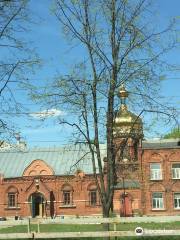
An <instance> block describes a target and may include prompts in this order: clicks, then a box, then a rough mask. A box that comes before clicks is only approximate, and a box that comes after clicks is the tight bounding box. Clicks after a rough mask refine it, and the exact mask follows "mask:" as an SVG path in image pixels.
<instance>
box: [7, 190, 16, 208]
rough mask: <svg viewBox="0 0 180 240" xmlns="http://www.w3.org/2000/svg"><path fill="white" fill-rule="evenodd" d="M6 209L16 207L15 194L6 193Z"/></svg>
mask: <svg viewBox="0 0 180 240" xmlns="http://www.w3.org/2000/svg"><path fill="white" fill-rule="evenodd" d="M8 207H16V194H15V193H8Z"/></svg>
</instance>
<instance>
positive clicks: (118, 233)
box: [0, 218, 180, 239]
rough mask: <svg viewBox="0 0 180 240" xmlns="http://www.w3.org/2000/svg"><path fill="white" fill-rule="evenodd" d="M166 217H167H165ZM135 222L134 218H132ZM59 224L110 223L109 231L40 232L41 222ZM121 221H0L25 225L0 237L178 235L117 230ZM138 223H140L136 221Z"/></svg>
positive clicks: (176, 232)
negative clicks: (35, 227)
mask: <svg viewBox="0 0 180 240" xmlns="http://www.w3.org/2000/svg"><path fill="white" fill-rule="evenodd" d="M166 219H167V218H166ZM134 222H135V218H134ZM55 223H56V224H59V225H64V224H66V225H82V224H87V225H89V224H99V225H101V224H105V223H106V224H107V223H108V224H110V225H111V226H112V229H113V230H111V231H102V230H100V231H87V232H85V231H81V232H70V231H68V232H42V231H41V224H55ZM120 223H122V219H121V218H91V219H88V218H83V219H82V218H79V219H60V218H59V219H52V220H50V219H49V220H44V219H35V220H34V219H26V220H18V221H4V222H0V228H4V227H12V226H17V225H26V226H27V233H6V234H4V233H2V234H0V239H15V238H16V239H17V238H18V239H51V238H77V239H79V238H87V237H91V238H93V237H100V238H102V237H122V236H137V235H138V236H166V235H168V236H173V235H179V236H180V230H149V229H142V228H136V229H135V230H134V231H117V224H120ZM32 224H33V225H34V224H35V225H36V226H37V230H36V232H34V231H32V230H31V226H32ZM137 225H140V223H137Z"/></svg>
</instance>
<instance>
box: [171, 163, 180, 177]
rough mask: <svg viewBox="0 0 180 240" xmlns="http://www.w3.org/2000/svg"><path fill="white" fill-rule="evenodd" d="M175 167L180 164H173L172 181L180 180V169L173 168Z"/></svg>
mask: <svg viewBox="0 0 180 240" xmlns="http://www.w3.org/2000/svg"><path fill="white" fill-rule="evenodd" d="M173 165H180V163H173V164H172V179H180V167H173Z"/></svg>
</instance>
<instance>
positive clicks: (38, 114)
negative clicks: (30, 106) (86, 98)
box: [29, 108, 65, 119]
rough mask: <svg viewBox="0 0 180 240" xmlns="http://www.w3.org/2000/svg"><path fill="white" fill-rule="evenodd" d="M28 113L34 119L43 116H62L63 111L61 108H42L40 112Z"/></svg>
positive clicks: (42, 117)
mask: <svg viewBox="0 0 180 240" xmlns="http://www.w3.org/2000/svg"><path fill="white" fill-rule="evenodd" d="M29 115H30V116H31V117H33V118H36V119H44V118H50V117H58V116H63V115H65V113H64V112H63V111H61V110H58V109H55V108H52V109H48V110H43V111H41V112H34V113H30V114H29Z"/></svg>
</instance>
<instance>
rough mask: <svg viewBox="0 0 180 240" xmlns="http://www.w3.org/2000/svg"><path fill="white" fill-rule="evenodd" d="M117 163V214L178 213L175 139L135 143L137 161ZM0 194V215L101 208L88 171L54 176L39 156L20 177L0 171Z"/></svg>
mask: <svg viewBox="0 0 180 240" xmlns="http://www.w3.org/2000/svg"><path fill="white" fill-rule="evenodd" d="M176 142H177V141H176ZM123 164H124V163H122V164H121V163H119V166H120V167H119V168H118V167H117V171H119V172H120V174H119V180H118V182H117V186H115V193H114V200H113V209H114V212H115V213H116V214H117V215H121V216H133V215H143V214H144V215H179V214H180V148H179V146H178V142H177V146H174V147H171V148H170V147H168V148H163V147H162V146H161V148H158V147H154V146H153V147H147V146H146V147H143V146H140V148H139V154H138V161H137V162H133V163H132V162H131V163H126V165H127V168H125V169H124V170H123V172H122V166H123ZM126 170H127V171H126ZM122 174H123V175H122ZM117 175H118V174H117ZM122 176H123V177H122ZM0 193H1V195H0V216H7V217H13V216H16V215H17V216H21V217H25V216H32V217H35V216H41V217H46V216H52V217H53V216H57V215H62V216H63V215H99V214H101V213H102V210H101V206H100V200H99V198H98V193H97V189H96V185H95V182H94V179H93V176H92V175H90V174H84V173H83V172H82V171H79V172H77V173H76V174H75V175H67V176H56V175H55V174H54V171H53V169H52V168H51V167H49V166H48V165H47V163H46V162H44V161H43V160H40V159H38V160H34V161H32V162H31V164H30V165H29V166H28V167H26V168H25V169H24V172H23V176H22V177H16V178H4V177H3V175H0Z"/></svg>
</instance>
